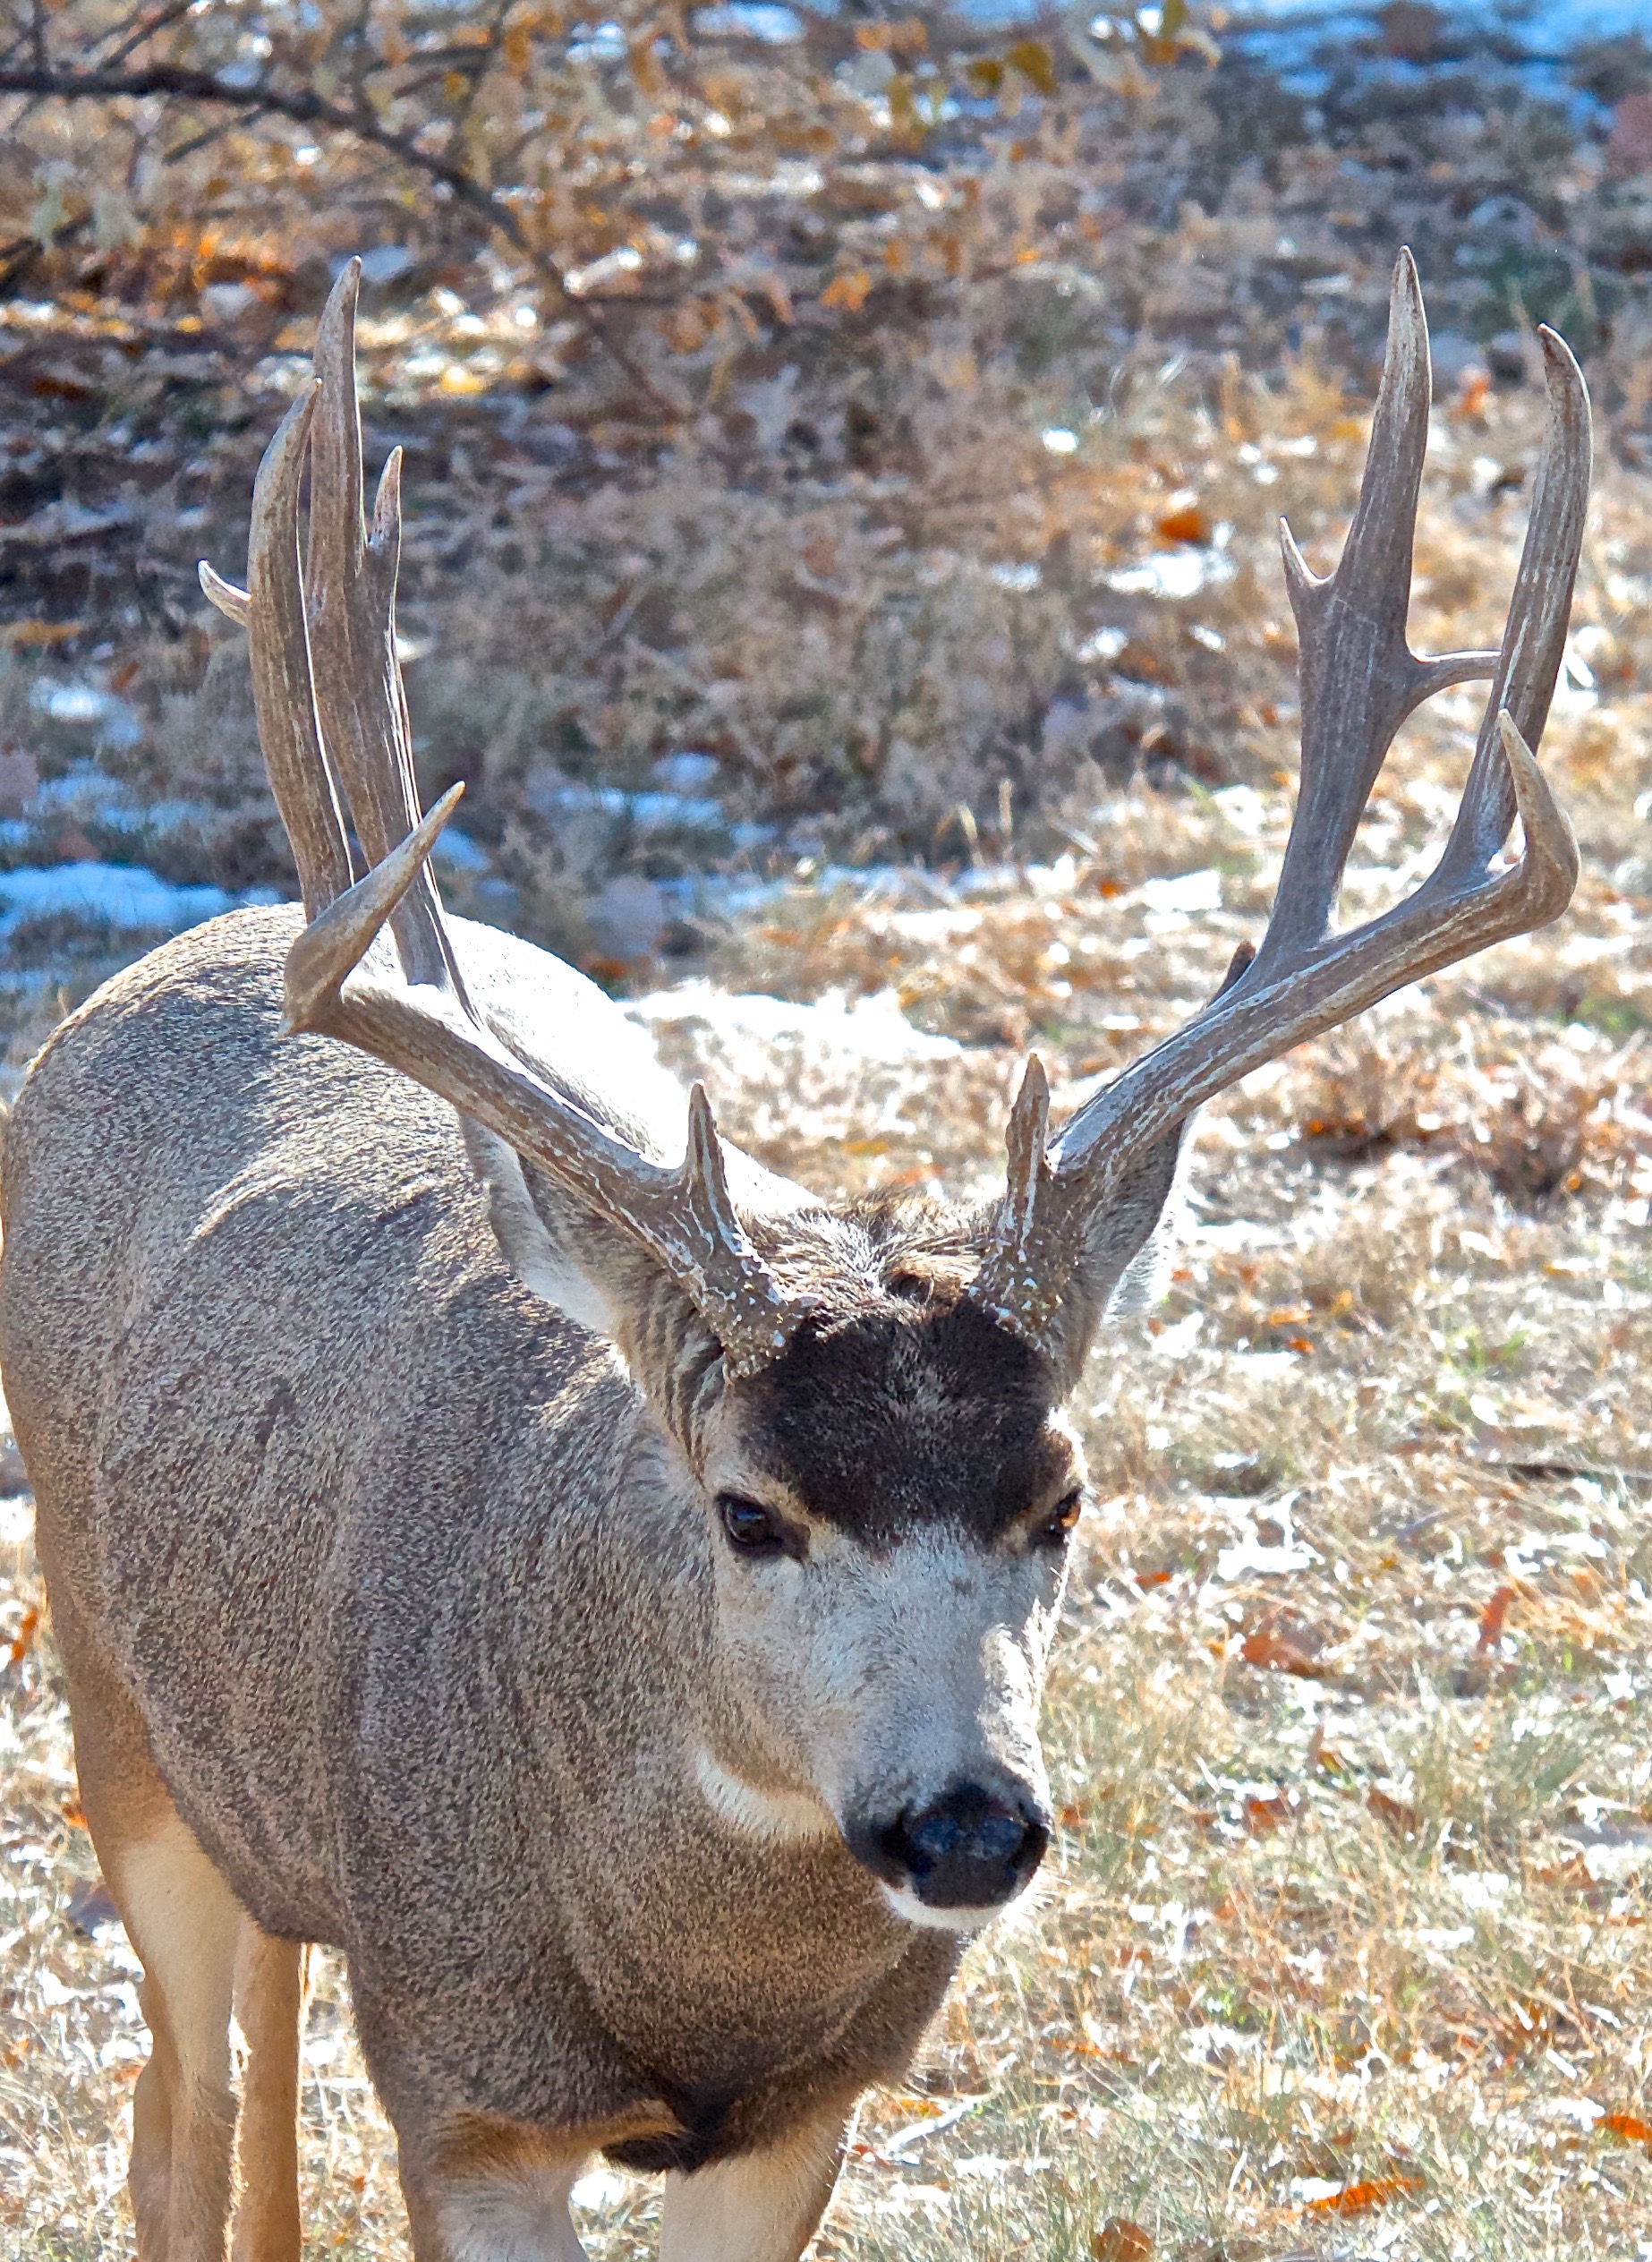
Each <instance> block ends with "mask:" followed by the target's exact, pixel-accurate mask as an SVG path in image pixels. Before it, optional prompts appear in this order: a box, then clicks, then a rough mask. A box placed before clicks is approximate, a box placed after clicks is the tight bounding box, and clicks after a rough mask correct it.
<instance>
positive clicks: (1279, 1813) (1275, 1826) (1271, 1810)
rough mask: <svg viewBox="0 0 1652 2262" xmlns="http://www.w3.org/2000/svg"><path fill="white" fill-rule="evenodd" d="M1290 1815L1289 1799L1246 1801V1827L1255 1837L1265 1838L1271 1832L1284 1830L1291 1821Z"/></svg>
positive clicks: (1250, 1799)
mask: <svg viewBox="0 0 1652 2262" xmlns="http://www.w3.org/2000/svg"><path fill="white" fill-rule="evenodd" d="M1290 1814H1291V1808H1290V1800H1289V1799H1286V1798H1248V1799H1247V1800H1246V1801H1245V1827H1246V1829H1247V1830H1248V1831H1250V1832H1251V1834H1252V1836H1253V1837H1263V1836H1265V1835H1266V1833H1267V1832H1268V1831H1273V1830H1281V1829H1282V1828H1283V1827H1284V1825H1285V1824H1286V1823H1287V1822H1289V1821H1290Z"/></svg>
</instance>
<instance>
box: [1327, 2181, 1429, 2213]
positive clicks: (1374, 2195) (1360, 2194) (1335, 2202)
mask: <svg viewBox="0 0 1652 2262" xmlns="http://www.w3.org/2000/svg"><path fill="white" fill-rule="evenodd" d="M1422 2189H1424V2184H1423V2180H1422V2178H1421V2177H1420V2176H1415V2175H1379V2176H1373V2177H1371V2178H1370V2179H1369V2181H1367V2182H1365V2183H1350V2184H1349V2185H1347V2186H1346V2187H1345V2188H1344V2189H1342V2190H1341V2191H1328V2192H1327V2193H1326V2194H1325V2196H1324V2198H1323V2199H1310V2200H1309V2201H1308V2202H1307V2206H1306V2207H1304V2208H1303V2210H1302V2212H1303V2214H1304V2215H1369V2214H1370V2213H1371V2212H1372V2211H1373V2210H1374V2209H1375V2208H1376V2207H1386V2206H1387V2205H1388V2202H1389V2201H1390V2200H1391V2199H1403V2198H1409V2196H1410V2194H1411V2193H1412V2192H1414V2191H1420V2190H1422Z"/></svg>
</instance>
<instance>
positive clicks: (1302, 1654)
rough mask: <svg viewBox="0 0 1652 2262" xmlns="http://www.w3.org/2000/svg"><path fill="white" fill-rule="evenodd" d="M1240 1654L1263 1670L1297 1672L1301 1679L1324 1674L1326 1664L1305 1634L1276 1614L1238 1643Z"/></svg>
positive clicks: (1306, 1679)
mask: <svg viewBox="0 0 1652 2262" xmlns="http://www.w3.org/2000/svg"><path fill="white" fill-rule="evenodd" d="M1239 1655H1240V1656H1241V1657H1242V1658H1243V1659H1244V1660H1245V1662H1246V1664H1247V1665H1254V1666H1256V1668H1257V1669H1258V1670H1259V1671H1261V1672H1264V1673H1294V1674H1295V1675H1296V1677H1297V1678H1298V1679H1299V1680H1302V1681H1317V1680H1323V1679H1324V1666H1323V1665H1321V1664H1320V1662H1319V1660H1318V1659H1317V1658H1316V1656H1315V1655H1314V1653H1313V1652H1312V1651H1311V1650H1310V1649H1309V1648H1308V1647H1307V1642H1306V1640H1305V1639H1304V1638H1303V1636H1302V1635H1300V1634H1299V1632H1298V1631H1297V1630H1296V1628H1294V1627H1293V1626H1286V1625H1282V1624H1281V1623H1280V1622H1279V1620H1278V1619H1277V1618H1275V1617H1273V1615H1270V1616H1269V1617H1267V1618H1264V1619H1263V1620H1262V1622H1261V1624H1260V1625H1259V1626H1253V1627H1252V1628H1251V1630H1250V1632H1249V1633H1248V1634H1247V1635H1246V1636H1245V1638H1244V1640H1243V1641H1242V1642H1241V1643H1239Z"/></svg>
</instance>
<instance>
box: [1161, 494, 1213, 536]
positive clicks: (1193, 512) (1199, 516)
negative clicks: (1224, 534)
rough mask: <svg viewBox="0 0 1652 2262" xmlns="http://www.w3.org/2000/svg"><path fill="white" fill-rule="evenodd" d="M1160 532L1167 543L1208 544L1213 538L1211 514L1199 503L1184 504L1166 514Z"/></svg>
mask: <svg viewBox="0 0 1652 2262" xmlns="http://www.w3.org/2000/svg"><path fill="white" fill-rule="evenodd" d="M1158 531H1159V533H1160V535H1161V537H1162V539H1163V540H1164V541H1165V542H1192V543H1196V544H1197V543H1204V542H1208V541H1209V540H1210V537H1211V523H1210V514H1209V512H1208V511H1206V510H1205V508H1204V507H1203V506H1202V505H1201V504H1199V503H1182V504H1180V505H1179V506H1178V507H1177V508H1175V509H1174V510H1167V511H1166V512H1165V514H1164V516H1163V517H1162V518H1161V519H1160V521H1159V527H1158Z"/></svg>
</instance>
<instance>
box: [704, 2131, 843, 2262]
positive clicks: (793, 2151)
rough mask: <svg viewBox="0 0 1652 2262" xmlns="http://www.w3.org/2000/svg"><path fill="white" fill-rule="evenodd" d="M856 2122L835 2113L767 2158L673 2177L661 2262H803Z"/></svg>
mask: <svg viewBox="0 0 1652 2262" xmlns="http://www.w3.org/2000/svg"><path fill="white" fill-rule="evenodd" d="M852 2118H853V2115H852V2114H849V2115H846V2114H845V2113H842V2112H841V2111H840V2110H834V2111H833V2112H831V2113H829V2114H825V2115H822V2118H820V2119H819V2120H816V2121H806V2122H805V2124H804V2126H803V2127H802V2128H801V2129H797V2130H793V2132H792V2133H791V2135H789V2136H788V2137H787V2138H785V2140H784V2141H783V2142H782V2143H780V2144H778V2145H775V2146H773V2147H771V2148H770V2149H768V2150H766V2151H762V2152H746V2153H742V2154H741V2155H739V2157H738V2158H737V2159H733V2160H720V2161H718V2162H717V2164H715V2165H714V2166H712V2167H709V2168H702V2169H701V2170H700V2171H699V2172H698V2173H697V2174H694V2175H668V2177H667V2178H666V2203H665V2216H664V2221H663V2224H662V2226H661V2232H660V2262H798V2257H799V2256H800V2255H801V2254H802V2253H803V2251H804V2249H805V2248H806V2247H807V2245H808V2244H809V2241H811V2239H813V2236H814V2233H815V2232H816V2231H817V2230H818V2229H819V2227H820V2222H821V2217H822V2215H824V2214H825V2212H826V2207H827V2203H828V2201H829V2200H830V2198H831V2195H832V2188H833V2186H834V2185H835V2184H836V2182H837V2181H838V2171H839V2168H840V2167H841V2166H842V2164H843V2152H844V2146H845V2143H846V2141H847V2136H848V2130H849V2122H850V2120H851V2119H852Z"/></svg>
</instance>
